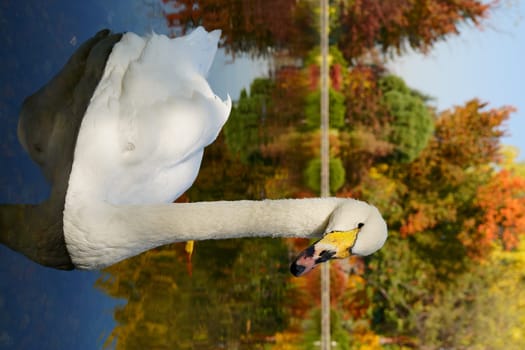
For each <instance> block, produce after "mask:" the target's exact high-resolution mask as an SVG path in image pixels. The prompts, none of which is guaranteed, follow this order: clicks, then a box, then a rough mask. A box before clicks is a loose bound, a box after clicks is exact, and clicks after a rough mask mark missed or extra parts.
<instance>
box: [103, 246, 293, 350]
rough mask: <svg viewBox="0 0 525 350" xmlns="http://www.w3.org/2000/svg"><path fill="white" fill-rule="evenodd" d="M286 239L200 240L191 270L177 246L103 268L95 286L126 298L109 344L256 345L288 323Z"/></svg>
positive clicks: (167, 346) (127, 346)
mask: <svg viewBox="0 0 525 350" xmlns="http://www.w3.org/2000/svg"><path fill="white" fill-rule="evenodd" d="M286 255H287V247H286V245H285V244H284V242H283V241H274V240H268V239H252V240H235V241H234V240H225V241H210V242H202V243H199V245H198V252H197V254H196V255H195V256H194V258H193V259H194V260H193V273H192V275H191V276H189V275H188V273H187V271H186V269H185V264H184V263H183V261H184V255H183V253H182V249H181V247H180V246H172V247H166V248H162V249H157V250H153V251H150V252H148V253H145V254H143V255H141V256H139V257H137V258H135V259H129V260H127V261H124V262H122V263H120V264H118V265H115V266H113V267H110V268H108V269H106V271H105V274H104V276H103V278H101V279H99V280H98V281H97V286H98V287H99V288H101V289H102V290H104V291H105V292H106V293H108V294H109V295H111V296H114V297H118V298H125V299H126V300H127V304H126V305H124V306H122V307H120V308H119V309H117V310H116V311H115V318H116V321H117V323H118V325H117V327H116V328H115V329H114V330H113V332H112V335H111V337H110V338H109V340H108V343H111V342H113V341H114V342H115V343H116V348H117V349H145V348H149V349H151V348H156V349H157V348H158V349H194V348H195V346H198V347H199V348H201V349H216V348H227V349H235V348H238V349H253V348H255V345H256V344H259V343H264V342H265V338H266V337H269V336H271V335H273V334H274V333H275V332H276V331H278V330H281V329H284V327H286V326H287V322H288V312H287V306H286V301H287V298H288V297H289V296H290V295H289V288H290V287H289V284H288V283H287V282H286V280H287V278H289V276H288V266H287V263H283V262H282V257H283V256H286Z"/></svg>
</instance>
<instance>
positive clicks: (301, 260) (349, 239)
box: [290, 228, 359, 277]
mask: <svg viewBox="0 0 525 350" xmlns="http://www.w3.org/2000/svg"><path fill="white" fill-rule="evenodd" d="M358 233H359V229H358V228H356V229H353V230H350V231H333V232H329V233H327V234H326V235H325V236H324V237H323V238H321V239H320V240H318V241H317V242H315V243H314V244H312V245H311V246H309V247H308V248H306V249H305V250H303V251H302V252H301V253H300V254H299V255H298V256H297V258H295V260H294V261H293V262H292V265H291V266H290V272H291V273H292V274H293V275H294V276H295V277H299V276H302V275H304V274H306V273H308V272H310V271H311V270H312V269H313V268H314V267H316V266H317V265H319V264H320V263H323V262H325V261H328V260H331V259H344V258H348V257H349V256H350V255H351V254H352V247H353V246H354V244H355V241H356V239H357V235H358Z"/></svg>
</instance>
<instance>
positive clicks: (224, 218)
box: [64, 198, 341, 269]
mask: <svg viewBox="0 0 525 350" xmlns="http://www.w3.org/2000/svg"><path fill="white" fill-rule="evenodd" d="M339 203H341V200H340V199H338V198H325V199H319V198H315V199H314V198H312V199H283V200H263V201H232V202H229V201H219V202H197V203H175V204H161V205H137V206H110V205H102V206H101V205H97V206H91V207H90V208H89V209H84V210H81V211H79V212H83V213H84V214H85V213H86V211H85V210H88V211H89V212H90V216H91V217H92V218H93V219H92V220H91V222H90V223H89V224H88V225H89V227H87V226H83V227H79V225H78V223H79V222H80V221H79V220H76V219H75V217H74V215H68V210H67V206H66V215H65V216H64V229H65V237H66V242H67V245H68V250H69V252H70V255H71V257H72V260H73V262H74V263H75V265H76V266H77V267H79V268H86V269H93V268H101V267H104V266H107V265H110V264H113V263H115V262H117V261H119V260H122V259H125V258H127V257H130V256H133V255H136V254H139V253H141V252H143V251H145V250H148V249H151V248H154V247H157V246H161V245H164V244H168V243H173V242H180V241H187V240H204V239H226V238H241V237H316V236H319V235H320V234H322V233H323V232H324V229H325V227H326V224H327V223H328V220H329V218H330V214H331V213H332V212H333V211H334V209H335V208H336V207H337V205H338V204H339ZM100 218H104V219H102V220H101V219H100ZM84 222H85V221H84ZM106 247H110V248H109V249H107V248H106Z"/></svg>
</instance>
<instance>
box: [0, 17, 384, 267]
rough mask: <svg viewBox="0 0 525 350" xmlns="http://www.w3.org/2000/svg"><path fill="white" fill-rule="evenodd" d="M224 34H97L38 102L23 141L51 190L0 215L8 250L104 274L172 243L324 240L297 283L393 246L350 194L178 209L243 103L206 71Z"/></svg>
mask: <svg viewBox="0 0 525 350" xmlns="http://www.w3.org/2000/svg"><path fill="white" fill-rule="evenodd" d="M219 40H220V31H212V32H207V31H205V30H204V29H203V28H201V27H199V28H197V29H196V30H194V31H193V32H192V33H191V34H189V35H187V36H184V37H179V38H175V39H173V38H168V37H166V36H164V35H158V34H154V33H153V34H150V35H148V36H145V37H141V36H138V35H136V34H133V33H125V34H112V33H110V32H109V31H108V30H103V31H100V32H99V33H97V34H96V35H95V36H94V37H93V38H91V39H89V40H88V41H86V43H84V44H83V45H82V46H81V47H80V48H79V49H78V50H77V51H76V52H75V53H74V54H73V56H72V57H71V58H70V60H69V61H68V62H67V64H66V65H65V66H64V68H63V69H62V70H61V72H59V74H58V75H57V76H56V77H55V78H53V79H52V80H51V81H50V82H49V83H48V84H47V85H45V86H44V87H43V88H41V89H40V90H39V91H37V92H36V93H35V94H33V95H32V96H30V97H28V98H27V99H26V100H25V101H24V103H23V105H22V109H21V112H20V120H19V127H18V137H19V139H20V142H21V144H22V146H23V147H24V148H25V150H26V151H27V152H28V153H29V155H30V156H31V158H32V159H33V160H34V161H35V162H36V163H37V164H38V165H39V166H40V167H41V169H42V171H43V173H44V175H45V176H46V178H47V179H48V181H49V182H50V183H51V194H50V196H49V199H48V200H46V201H45V202H43V203H40V204H38V205H25V204H2V205H0V220H1V221H0V225H1V226H0V242H1V243H3V244H4V245H6V246H8V247H9V248H11V249H13V250H15V251H18V252H20V253H22V254H24V255H26V256H27V257H29V258H30V259H32V260H33V261H35V262H37V263H39V264H42V265H45V266H49V267H53V268H58V269H73V268H77V269H102V268H104V267H107V266H110V265H112V264H115V263H117V262H119V261H121V260H123V259H126V258H129V257H131V256H134V255H137V254H140V253H141V252H144V251H146V250H149V249H152V248H155V247H158V246H161V245H165V244H168V243H173V242H181V241H189V240H205V239H225V238H240V237H262V236H270V237H319V236H322V238H321V239H320V240H318V241H317V242H315V243H314V244H312V245H311V246H310V247H308V248H307V249H305V250H304V251H303V252H302V253H300V254H299V255H298V256H297V258H296V259H295V260H294V261H293V262H292V264H291V268H290V270H291V272H292V274H294V275H295V276H300V275H303V274H305V273H307V272H309V271H310V270H312V269H313V268H314V267H315V266H316V265H318V264H320V263H322V262H325V261H327V260H330V259H336V258H345V257H348V256H349V255H350V254H357V255H369V254H372V253H374V252H375V251H377V250H378V249H380V248H381V247H382V246H383V244H384V243H385V240H386V238H387V226H386V223H385V221H384V220H383V218H382V217H381V214H380V212H379V211H378V210H377V208H375V207H374V206H373V205H370V204H368V203H365V202H362V201H358V200H355V199H350V198H311V199H281V200H261V201H248V200H241V201H216V202H196V203H172V202H173V201H174V200H175V199H176V198H177V197H178V196H180V195H181V194H182V193H183V192H184V191H185V190H187V189H188V188H189V187H190V186H191V185H192V183H193V182H194V180H195V178H196V176H197V174H198V171H199V168H200V163H201V160H202V156H203V150H204V148H205V147H206V146H207V145H209V144H210V143H212V142H213V141H214V140H215V139H216V137H217V135H218V133H219V132H220V130H221V128H222V126H223V125H224V123H225V122H226V120H227V118H228V115H229V113H230V110H231V99H230V97H229V96H228V97H227V98H226V99H225V100H222V99H220V98H219V97H217V96H216V95H215V94H214V93H213V91H212V90H211V88H210V86H209V84H208V82H207V81H206V78H205V77H206V75H207V73H208V70H209V69H210V66H211V64H212V61H213V58H214V56H215V53H216V50H217V46H218V42H219Z"/></svg>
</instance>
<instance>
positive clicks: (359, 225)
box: [357, 222, 365, 228]
mask: <svg viewBox="0 0 525 350" xmlns="http://www.w3.org/2000/svg"><path fill="white" fill-rule="evenodd" d="M363 226H365V224H364V223H362V222H360V223H358V224H357V228H361V227H363Z"/></svg>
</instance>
